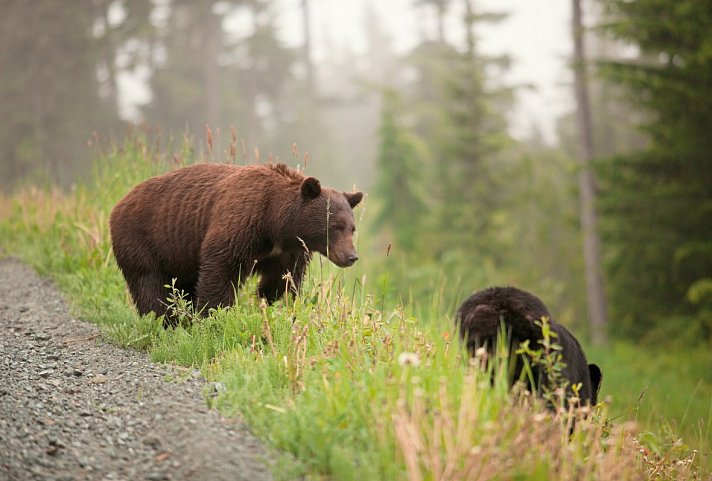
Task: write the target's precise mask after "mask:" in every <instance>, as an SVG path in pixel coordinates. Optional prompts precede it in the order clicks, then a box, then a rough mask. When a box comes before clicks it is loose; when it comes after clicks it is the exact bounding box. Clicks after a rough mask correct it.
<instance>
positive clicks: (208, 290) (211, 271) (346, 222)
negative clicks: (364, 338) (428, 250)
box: [109, 163, 363, 315]
mask: <svg viewBox="0 0 712 481" xmlns="http://www.w3.org/2000/svg"><path fill="white" fill-rule="evenodd" d="M362 197H363V193H361V192H355V193H344V192H338V191H336V190H334V189H329V188H322V187H321V184H320V183H319V181H318V180H317V179H315V178H314V177H306V176H304V175H303V174H302V173H300V172H298V171H296V170H293V169H290V168H289V167H287V166H286V165H284V164H277V165H273V164H267V165H250V166H234V165H226V164H210V163H204V164H195V165H191V166H188V167H183V168H181V169H178V170H175V171H173V172H169V173H167V174H164V175H160V176H157V177H153V178H151V179H148V180H146V181H144V182H142V183H140V184H139V185H137V186H136V187H135V188H134V189H133V190H131V191H130V192H129V193H128V194H127V195H126V196H125V197H124V198H123V199H122V200H121V201H119V203H118V204H116V206H115V207H114V210H113V211H112V213H111V218H110V220H109V224H110V230H111V242H112V246H113V249H114V256H115V257H116V262H117V263H118V265H119V268H120V269H121V271H122V273H123V275H124V277H125V279H126V283H127V284H128V287H129V291H130V292H131V296H132V298H133V300H134V303H135V304H136V307H137V309H138V311H139V313H141V314H142V315H143V314H147V313H149V312H155V313H156V315H161V314H165V313H166V305H165V299H166V297H167V290H166V288H165V286H166V285H170V284H171V280H172V279H174V278H175V279H177V281H176V287H177V288H178V289H181V290H183V291H185V292H186V293H187V294H188V295H189V297H190V299H191V300H192V301H193V303H194V305H195V306H197V307H198V308H214V307H218V306H229V305H231V304H233V302H234V288H235V287H237V286H238V285H239V283H241V282H242V281H244V280H245V278H247V277H248V276H250V275H253V274H257V275H259V276H260V283H259V288H258V292H259V295H260V296H261V297H264V298H266V299H267V301H269V302H273V301H275V300H276V299H277V298H279V297H280V296H282V295H283V294H284V293H285V286H286V281H285V279H284V278H283V276H284V275H285V274H287V273H288V272H290V273H291V275H292V279H293V282H294V286H296V288H297V289H298V288H299V285H300V283H301V282H302V278H303V277H304V272H305V270H306V267H307V265H308V263H309V260H310V259H311V255H312V253H313V252H319V253H321V254H323V255H325V256H328V258H329V260H331V261H332V262H333V263H334V264H336V265H338V266H340V267H348V266H351V265H352V264H353V263H354V262H356V260H357V259H358V257H357V255H356V250H355V249H354V245H353V233H354V231H355V224H354V216H353V211H352V209H353V208H354V207H356V205H358V203H359V202H360V201H361V199H362ZM327 225H328V229H327Z"/></svg>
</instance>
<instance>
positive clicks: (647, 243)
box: [601, 0, 712, 342]
mask: <svg viewBox="0 0 712 481" xmlns="http://www.w3.org/2000/svg"><path fill="white" fill-rule="evenodd" d="M606 5H607V7H608V8H609V13H610V15H611V16H612V18H614V19H615V21H613V22H611V23H610V24H609V25H608V26H607V27H608V31H609V32H610V33H612V34H613V35H614V36H615V37H616V38H619V39H622V40H624V41H625V42H628V43H632V44H634V45H637V46H638V48H639V49H640V55H639V57H638V58H637V59H634V60H632V61H628V62H609V63H607V64H605V65H604V66H603V67H604V71H605V73H606V75H607V76H608V78H609V79H611V80H612V81H614V82H617V83H619V84H621V85H624V86H625V87H626V88H627V89H628V93H629V98H630V100H631V101H632V102H633V103H634V105H636V106H638V107H640V108H642V109H644V110H645V111H647V112H649V113H650V118H651V120H650V121H649V122H647V123H646V124H645V125H644V129H645V130H646V132H647V133H648V135H649V138H650V145H649V147H648V148H646V149H645V150H642V151H640V152H638V153H634V154H629V155H620V156H618V157H615V158H613V159H611V160H610V161H609V162H606V163H604V164H603V165H602V167H601V173H602V175H603V177H602V180H603V182H602V187H603V203H602V206H603V209H604V214H605V216H606V219H605V225H604V227H605V235H606V241H607V243H608V246H609V248H608V257H609V260H610V262H609V268H608V277H609V279H610V282H611V289H610V292H611V297H612V300H613V302H612V304H613V309H614V315H615V318H616V319H617V320H618V323H619V330H620V331H621V332H623V333H624V334H626V335H629V336H633V337H636V338H639V337H640V336H652V337H657V338H658V339H663V338H667V339H669V338H670V336H671V334H673V333H674V336H675V338H680V337H685V336H686V337H687V338H688V339H690V340H694V341H697V342H699V341H700V340H707V341H710V340H712V274H711V273H712V222H711V219H712V188H710V186H712V165H711V162H712V160H711V158H710V152H712V137H711V136H710V132H712V97H710V95H709V91H710V86H711V85H712V43H710V40H709V39H710V36H709V32H710V29H711V28H712V2H711V1H710V0H704V1H699V0H681V1H677V2H667V1H665V0H639V1H636V2H627V1H622V0H609V1H608V2H606Z"/></svg>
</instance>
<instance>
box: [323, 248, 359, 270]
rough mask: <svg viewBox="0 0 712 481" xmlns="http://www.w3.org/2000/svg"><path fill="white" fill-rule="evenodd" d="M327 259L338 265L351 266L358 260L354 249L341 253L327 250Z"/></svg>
mask: <svg viewBox="0 0 712 481" xmlns="http://www.w3.org/2000/svg"><path fill="white" fill-rule="evenodd" d="M329 260H330V261H331V262H333V263H334V264H336V265H337V266H339V267H351V266H352V265H354V264H355V263H356V261H357V260H358V254H357V253H356V251H350V252H344V253H341V254H339V253H336V252H334V251H331V252H329Z"/></svg>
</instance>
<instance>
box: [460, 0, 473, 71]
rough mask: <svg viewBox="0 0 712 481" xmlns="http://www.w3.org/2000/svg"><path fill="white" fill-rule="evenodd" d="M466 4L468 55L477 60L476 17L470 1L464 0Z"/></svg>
mask: <svg viewBox="0 0 712 481" xmlns="http://www.w3.org/2000/svg"><path fill="white" fill-rule="evenodd" d="M463 3H464V4H465V39H466V41H467V54H468V55H469V57H470V58H471V59H473V58H475V34H474V33H473V32H472V27H473V24H474V23H475V15H474V13H473V11H472V4H471V3H470V0H463Z"/></svg>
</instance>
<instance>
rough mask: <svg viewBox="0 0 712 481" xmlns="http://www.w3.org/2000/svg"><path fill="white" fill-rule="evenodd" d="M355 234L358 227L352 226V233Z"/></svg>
mask: <svg viewBox="0 0 712 481" xmlns="http://www.w3.org/2000/svg"><path fill="white" fill-rule="evenodd" d="M354 232H356V226H355V225H354V226H351V233H352V234H353V233H354Z"/></svg>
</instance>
